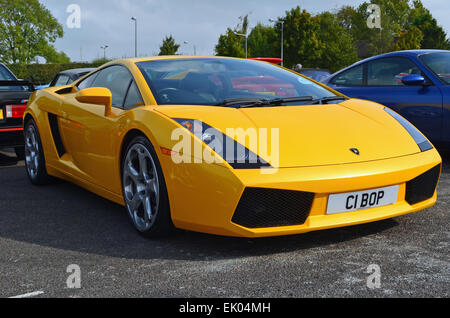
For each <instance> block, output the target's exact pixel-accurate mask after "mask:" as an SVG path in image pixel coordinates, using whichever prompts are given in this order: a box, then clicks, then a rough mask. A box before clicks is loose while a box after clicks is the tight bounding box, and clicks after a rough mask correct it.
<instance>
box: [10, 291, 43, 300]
mask: <svg viewBox="0 0 450 318" xmlns="http://www.w3.org/2000/svg"><path fill="white" fill-rule="evenodd" d="M43 293H44V292H43V291H36V292H33V293H28V294H23V295H19V296H14V297H9V298H10V299H12V298H31V297H36V296H39V295H42V294H43Z"/></svg>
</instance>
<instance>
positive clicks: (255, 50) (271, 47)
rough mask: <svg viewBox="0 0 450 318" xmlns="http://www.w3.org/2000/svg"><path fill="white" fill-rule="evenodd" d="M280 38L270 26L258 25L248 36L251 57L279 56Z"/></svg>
mask: <svg viewBox="0 0 450 318" xmlns="http://www.w3.org/2000/svg"><path fill="white" fill-rule="evenodd" d="M280 45H281V42H280V36H279V34H278V33H277V32H276V31H275V29H274V28H273V27H271V26H265V25H262V24H261V23H258V24H257V25H256V26H255V27H254V28H253V30H252V31H251V32H250V34H249V36H248V51H249V56H251V57H277V56H279V55H280V51H281V48H280Z"/></svg>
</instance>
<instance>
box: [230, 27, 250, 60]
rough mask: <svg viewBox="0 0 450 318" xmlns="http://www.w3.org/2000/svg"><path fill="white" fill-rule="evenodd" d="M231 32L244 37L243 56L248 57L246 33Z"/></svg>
mask: <svg viewBox="0 0 450 318" xmlns="http://www.w3.org/2000/svg"><path fill="white" fill-rule="evenodd" d="M233 33H234V34H236V35H238V36H243V37H244V38H245V58H246V59H248V47H247V43H248V36H247V34H242V33H237V32H233Z"/></svg>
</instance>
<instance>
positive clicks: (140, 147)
mask: <svg viewBox="0 0 450 318" xmlns="http://www.w3.org/2000/svg"><path fill="white" fill-rule="evenodd" d="M145 150H146V151H145ZM141 152H142V155H143V156H144V157H145V162H146V163H145V166H146V167H151V170H149V169H147V170H148V171H147V173H146V174H142V176H147V178H145V177H142V176H141V172H139V176H136V175H135V174H133V177H132V176H131V174H130V171H131V170H130V169H129V163H130V162H132V165H133V169H134V170H133V171H135V172H138V171H137V170H138V169H137V168H139V171H141V170H142V169H144V168H141V164H140V159H141V157H140V156H139V154H141ZM135 155H136V156H138V157H136V158H135V157H134V156H135ZM147 156H151V158H148V157H147ZM133 158H134V159H133ZM134 165H135V166H134ZM144 170H145V169H144ZM154 170H155V171H156V177H155V174H154V172H153V171H154ZM150 176H152V178H150ZM154 180H156V182H155V181H154ZM150 184H151V185H150ZM138 189H141V190H138ZM142 189H145V190H142ZM149 189H152V190H149ZM156 190H157V191H156ZM122 193H123V197H124V201H125V207H126V210H127V212H128V216H129V217H130V221H131V223H132V224H133V226H134V228H135V229H136V230H137V231H138V233H139V234H141V235H142V236H144V237H147V238H151V237H162V236H168V235H170V234H171V233H172V232H173V229H174V226H173V223H172V218H171V215H170V206H169V196H168V193H167V188H166V182H165V179H164V175H163V171H162V168H161V164H160V162H159V160H158V156H157V154H156V152H155V149H154V147H153V145H152V144H151V143H150V141H149V140H148V139H147V138H146V137H144V136H137V137H135V138H134V139H133V140H132V141H131V142H130V143H129V144H128V145H127V147H126V149H125V152H124V153H123V157H122ZM140 193H142V196H141V195H140ZM137 196H139V197H141V198H140V199H138V200H134V199H135V197H137ZM146 199H148V201H146ZM133 201H136V202H138V201H140V203H138V204H134V206H135V207H137V208H134V209H133V207H132V206H133V204H132V202H133ZM156 201H157V202H156ZM144 202H145V203H147V204H148V205H146V204H145V203H144ZM144 205H146V206H150V208H149V209H146V208H145V207H144ZM133 210H134V212H133ZM148 210H150V211H151V212H153V213H154V214H152V213H150V214H151V217H148V215H149V214H148V213H146V211H148ZM140 214H142V217H141V221H143V223H142V222H141V223H139V222H138V221H137V220H139V218H140ZM146 216H147V219H145V217H146ZM142 218H143V219H142ZM144 219H145V220H144Z"/></svg>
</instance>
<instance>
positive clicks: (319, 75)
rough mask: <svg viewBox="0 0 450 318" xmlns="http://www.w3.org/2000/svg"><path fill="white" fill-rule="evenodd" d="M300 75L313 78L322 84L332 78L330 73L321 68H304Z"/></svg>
mask: <svg viewBox="0 0 450 318" xmlns="http://www.w3.org/2000/svg"><path fill="white" fill-rule="evenodd" d="M298 73H300V74H302V75H305V76H308V77H309V78H312V79H313V80H315V81H316V82H322V81H324V80H326V79H327V78H328V77H330V76H331V73H330V71H328V70H322V69H319V68H302V69H301V70H299V71H298Z"/></svg>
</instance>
